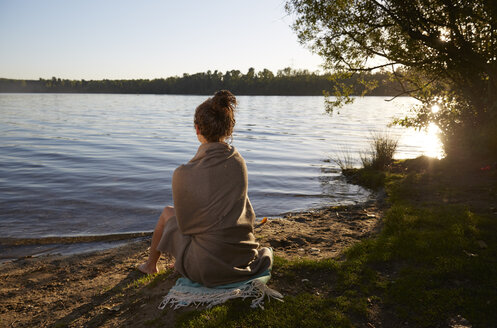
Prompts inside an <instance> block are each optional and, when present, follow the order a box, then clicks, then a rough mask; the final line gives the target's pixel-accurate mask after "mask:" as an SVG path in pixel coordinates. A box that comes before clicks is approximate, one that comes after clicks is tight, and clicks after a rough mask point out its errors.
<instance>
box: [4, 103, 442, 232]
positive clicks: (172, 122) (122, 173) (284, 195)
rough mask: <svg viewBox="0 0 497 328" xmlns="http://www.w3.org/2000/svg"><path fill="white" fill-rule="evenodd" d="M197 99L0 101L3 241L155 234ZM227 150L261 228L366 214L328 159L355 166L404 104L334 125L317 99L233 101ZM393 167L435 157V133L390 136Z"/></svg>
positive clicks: (365, 108) (357, 113) (358, 191)
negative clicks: (343, 158)
mask: <svg viewBox="0 0 497 328" xmlns="http://www.w3.org/2000/svg"><path fill="white" fill-rule="evenodd" d="M204 99H206V97H205V96H176V95H100V94H0V238H6V237H15V238H39V237H45V236H75V235H102V234H116V233H129V232H140V231H151V230H153V227H154V225H155V222H156V220H157V217H158V215H159V214H160V212H161V210H162V208H163V206H165V205H168V204H172V194H171V175H172V173H173V171H174V169H175V168H176V167H177V166H179V165H180V164H182V163H185V162H187V161H188V160H189V159H191V158H192V157H193V156H194V155H195V153H196V150H197V147H198V141H197V139H196V136H195V131H194V128H193V123H192V120H193V119H192V117H193V113H194V110H195V107H196V106H197V105H198V104H200V103H201V102H202V101H203V100H204ZM238 100H239V107H238V111H237V113H236V115H237V117H236V119H237V125H236V127H235V133H234V136H233V141H232V144H233V145H234V146H235V147H237V148H238V150H239V151H240V153H241V154H242V156H243V157H244V158H245V160H246V162H247V167H248V172H249V196H250V199H251V201H252V204H253V206H254V208H255V211H256V214H257V216H258V217H259V218H260V217H263V216H277V215H280V214H282V213H285V212H291V211H300V210H306V209H312V208H318V207H323V206H326V205H338V204H352V203H357V202H363V201H365V200H366V199H367V197H368V195H369V192H368V191H366V190H364V189H363V188H360V187H358V186H354V185H350V184H347V183H346V182H345V180H344V179H343V177H341V175H340V171H339V169H338V167H337V166H336V165H335V164H334V163H333V162H330V161H329V159H330V158H332V157H334V156H336V155H337V154H340V153H341V152H343V151H348V152H349V153H350V154H351V155H353V156H355V157H356V158H358V153H359V151H363V150H365V149H367V148H368V139H369V137H370V134H371V132H372V131H385V130H386V125H387V124H388V123H389V122H390V121H391V119H392V117H394V116H402V115H404V114H405V113H407V110H408V108H409V106H410V105H412V104H413V103H414V100H413V99H411V98H398V99H396V100H394V101H392V102H386V101H385V100H384V98H382V97H366V98H359V99H357V100H356V102H355V103H353V104H352V105H348V106H346V107H345V108H343V109H341V111H340V114H339V115H337V114H334V115H333V116H330V115H328V114H325V112H324V100H323V97H286V96H284V97H283V96H282V97H280V96H240V97H238ZM389 131H390V132H389V133H390V135H391V136H396V137H398V138H399V146H398V153H397V155H396V157H397V158H409V157H416V156H419V155H421V154H427V155H432V156H433V155H435V156H436V155H439V153H440V144H439V142H438V140H437V139H436V137H435V134H434V132H433V131H429V132H416V131H412V130H407V129H401V128H395V129H390V130H389Z"/></svg>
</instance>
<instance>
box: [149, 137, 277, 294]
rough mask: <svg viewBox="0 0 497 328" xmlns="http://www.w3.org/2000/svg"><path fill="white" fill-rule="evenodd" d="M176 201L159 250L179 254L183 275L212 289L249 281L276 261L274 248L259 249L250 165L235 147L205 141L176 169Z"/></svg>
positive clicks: (177, 261)
mask: <svg viewBox="0 0 497 328" xmlns="http://www.w3.org/2000/svg"><path fill="white" fill-rule="evenodd" d="M173 199H174V208H175V211H176V216H175V217H172V218H171V219H170V220H169V221H168V222H167V224H166V227H165V228H164V233H163V235H162V238H161V241H160V243H159V246H158V247H157V249H158V250H159V251H161V252H166V253H169V254H171V255H173V256H174V257H175V259H176V263H175V268H176V270H177V271H179V272H180V273H181V274H182V275H183V276H185V277H187V278H189V279H191V280H193V281H196V282H199V283H201V284H203V285H205V286H207V287H213V286H218V285H224V284H229V283H233V282H238V281H243V280H247V279H249V278H250V277H251V276H254V275H257V274H260V273H262V272H264V271H265V270H266V269H268V268H269V267H270V266H271V265H272V256H271V252H270V251H269V250H268V249H267V248H262V249H261V250H257V248H258V246H259V244H258V243H257V242H256V241H255V238H254V233H253V229H254V228H253V227H254V219H255V214H254V211H253V209H252V205H251V204H250V201H249V199H248V196H247V168H246V165H245V161H244V159H243V158H242V156H241V155H240V154H239V153H238V151H237V150H236V149H235V148H234V147H232V146H229V145H227V144H225V143H218V142H215V143H206V144H202V145H201V146H200V147H199V149H198V151H197V154H196V155H195V157H193V159H192V160H190V161H189V162H188V163H187V164H185V165H181V166H180V167H178V168H177V169H176V170H175V171H174V175H173Z"/></svg>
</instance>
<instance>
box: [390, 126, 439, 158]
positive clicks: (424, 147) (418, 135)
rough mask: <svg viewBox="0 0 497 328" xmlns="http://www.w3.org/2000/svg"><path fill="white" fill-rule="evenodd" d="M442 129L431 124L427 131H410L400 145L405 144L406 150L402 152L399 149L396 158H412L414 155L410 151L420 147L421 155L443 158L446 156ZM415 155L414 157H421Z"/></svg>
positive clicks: (402, 138) (403, 136) (403, 137)
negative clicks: (441, 134) (442, 140)
mask: <svg viewBox="0 0 497 328" xmlns="http://www.w3.org/2000/svg"><path fill="white" fill-rule="evenodd" d="M439 133H440V129H439V127H438V126H437V125H436V124H435V123H430V124H429V125H428V127H427V128H426V130H421V131H416V130H408V131H406V132H405V133H404V134H403V135H402V137H401V142H399V144H404V145H405V147H406V149H405V151H402V150H400V149H399V151H398V153H397V156H395V157H396V158H410V157H413V154H411V153H410V152H409V150H410V149H411V147H412V148H414V147H418V150H419V151H420V154H419V155H426V156H429V157H435V158H442V157H444V156H445V154H444V151H443V147H442V142H441V141H440V137H439ZM419 155H414V156H419Z"/></svg>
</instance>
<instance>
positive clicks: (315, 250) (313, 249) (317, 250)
mask: <svg viewBox="0 0 497 328" xmlns="http://www.w3.org/2000/svg"><path fill="white" fill-rule="evenodd" d="M309 251H310V252H311V253H319V252H321V250H320V249H319V248H315V247H312V248H311V249H310V250H309Z"/></svg>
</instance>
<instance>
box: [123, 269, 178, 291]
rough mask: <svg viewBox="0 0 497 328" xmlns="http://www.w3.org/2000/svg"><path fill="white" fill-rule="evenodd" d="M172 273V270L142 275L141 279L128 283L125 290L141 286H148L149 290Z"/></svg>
mask: <svg viewBox="0 0 497 328" xmlns="http://www.w3.org/2000/svg"><path fill="white" fill-rule="evenodd" d="M172 272H173V270H172V269H168V270H164V271H160V272H158V273H154V274H147V275H143V276H142V277H140V278H138V279H135V280H133V281H132V282H130V283H129V284H128V285H127V286H126V288H139V287H142V286H148V287H150V288H153V287H155V286H156V285H157V284H158V283H159V282H161V281H164V280H166V279H167V277H168V276H169V275H170V274H171V273H172Z"/></svg>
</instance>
